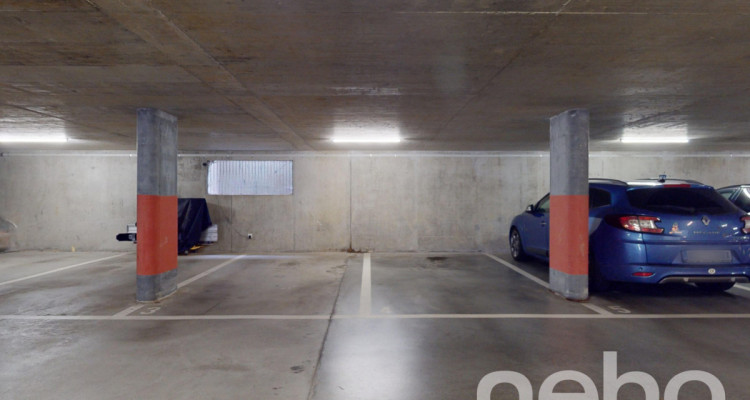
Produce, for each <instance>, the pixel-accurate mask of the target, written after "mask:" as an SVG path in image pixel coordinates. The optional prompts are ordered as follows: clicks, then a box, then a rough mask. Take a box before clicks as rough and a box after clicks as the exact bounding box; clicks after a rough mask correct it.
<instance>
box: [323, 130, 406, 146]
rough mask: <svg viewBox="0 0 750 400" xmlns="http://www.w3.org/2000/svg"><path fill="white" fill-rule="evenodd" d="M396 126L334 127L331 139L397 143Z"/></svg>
mask: <svg viewBox="0 0 750 400" xmlns="http://www.w3.org/2000/svg"><path fill="white" fill-rule="evenodd" d="M399 133H400V131H399V129H398V128H383V129H375V128H336V129H335V130H334V135H333V138H331V140H332V141H333V142H334V143H399V142H401V136H400V135H399Z"/></svg>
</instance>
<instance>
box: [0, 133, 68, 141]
mask: <svg viewBox="0 0 750 400" xmlns="http://www.w3.org/2000/svg"><path fill="white" fill-rule="evenodd" d="M67 141H68V137H67V136H65V135H57V134H55V135H0V143H65V142H67Z"/></svg>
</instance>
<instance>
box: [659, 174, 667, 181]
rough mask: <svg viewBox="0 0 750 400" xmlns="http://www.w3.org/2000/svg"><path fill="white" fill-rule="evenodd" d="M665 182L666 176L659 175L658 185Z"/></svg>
mask: <svg viewBox="0 0 750 400" xmlns="http://www.w3.org/2000/svg"><path fill="white" fill-rule="evenodd" d="M666 181H667V175H666V174H661V175H659V182H660V183H664V182H666Z"/></svg>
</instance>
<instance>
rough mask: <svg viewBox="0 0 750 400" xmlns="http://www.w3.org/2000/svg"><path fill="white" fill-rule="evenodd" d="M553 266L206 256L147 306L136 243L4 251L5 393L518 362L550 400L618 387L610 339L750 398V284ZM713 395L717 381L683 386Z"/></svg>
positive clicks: (192, 386)
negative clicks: (566, 295)
mask: <svg viewBox="0 0 750 400" xmlns="http://www.w3.org/2000/svg"><path fill="white" fill-rule="evenodd" d="M546 278H547V266H546V265H544V264H542V263H537V262H529V263H517V262H513V261H512V260H511V259H510V257H509V256H508V255H507V254H498V255H487V254H481V253H474V254H435V253H429V254H417V253H409V254H382V253H375V254H371V255H370V254H345V253H316V254H282V255H246V256H237V255H225V256H224V255H222V256H219V255H213V256H210V255H190V256H186V257H180V259H179V280H180V281H181V282H182V283H181V284H180V290H179V291H178V293H177V294H175V295H173V296H171V297H170V298H168V299H166V300H164V301H162V302H160V303H158V304H152V305H138V304H136V303H135V301H134V290H135V254H134V253H58V252H17V253H5V254H0V355H2V359H1V360H2V361H0V398H2V399H47V398H56V399H65V398H76V399H143V398H153V399H209V398H210V399H237V398H248V399H318V400H336V399H379V400H380V399H451V400H452V399H475V398H477V394H476V393H477V385H478V383H479V381H480V380H481V379H482V377H483V376H485V375H486V374H488V373H490V372H493V371H515V372H518V373H520V374H523V375H524V376H526V377H527V378H528V380H529V381H530V383H531V385H532V388H533V391H534V396H533V398H534V399H536V398H537V393H538V391H539V389H540V386H541V385H542V382H543V381H544V380H545V379H546V378H547V377H548V376H549V375H551V374H553V373H555V372H558V371H562V370H576V371H580V372H582V373H583V374H585V375H587V376H588V377H590V379H591V380H593V382H594V383H595V385H596V387H597V391H598V392H599V394H600V396H599V397H597V398H602V397H601V393H602V389H603V375H604V367H603V354H604V352H605V351H614V352H617V363H616V367H617V374H618V376H620V375H622V374H624V373H626V372H629V371H643V372H646V373H648V374H650V375H651V376H653V377H654V379H655V381H656V382H657V384H658V386H659V391H660V398H663V396H664V390H665V387H666V385H667V383H668V382H670V380H671V379H672V378H673V377H674V376H675V375H677V374H679V373H681V372H683V371H686V370H700V371H706V372H709V373H711V374H713V375H714V376H716V377H717V378H718V380H719V381H720V383H721V385H722V386H723V387H724V389H725V390H726V398H727V399H747V398H750V385H748V384H747V378H746V376H747V373H748V372H749V370H748V365H750V350H748V346H747V345H746V343H745V342H746V340H747V333H748V329H749V328H750V313H748V310H750V287H747V286H743V287H738V288H734V289H732V290H731V291H729V292H727V293H722V294H714V295H709V294H705V293H703V292H700V291H699V290H697V289H695V288H693V287H691V286H685V285H674V286H668V287H661V288H644V287H638V286H632V285H620V286H617V287H616V288H615V289H614V290H613V291H612V292H609V293H606V294H601V295H596V296H594V297H592V299H591V300H590V301H589V302H587V303H574V302H568V301H565V300H563V299H560V298H558V297H557V296H555V295H553V294H551V293H550V292H549V291H547V289H546V288H545V287H544V282H545V280H546ZM556 390H557V391H560V392H565V391H573V392H575V391H581V387H580V386H578V384H576V383H573V382H570V381H568V382H562V383H560V384H559V385H557V387H556ZM518 398H519V395H518V394H517V392H516V391H515V389H513V388H512V386H510V385H508V384H501V385H498V386H497V387H496V388H495V390H494V391H493V392H492V399H513V400H515V399H518ZM618 398H619V399H634V400H640V399H642V398H644V394H643V390H642V389H641V388H639V387H638V386H637V385H633V384H625V385H623V386H622V387H621V388H620V390H619V397H618ZM711 398H712V397H711V395H710V393H709V390H708V387H707V386H706V385H704V384H703V383H700V382H688V383H686V384H685V385H684V386H683V387H682V390H681V391H680V396H679V399H680V400H688V399H696V400H700V399H711ZM717 398H718V397H717ZM523 400H525V399H523Z"/></svg>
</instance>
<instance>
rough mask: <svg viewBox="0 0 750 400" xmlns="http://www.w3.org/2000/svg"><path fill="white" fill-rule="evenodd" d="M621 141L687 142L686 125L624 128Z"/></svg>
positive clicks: (688, 140)
mask: <svg viewBox="0 0 750 400" xmlns="http://www.w3.org/2000/svg"><path fill="white" fill-rule="evenodd" d="M620 142H622V143H651V144H653V143H688V142H690V139H689V138H688V135H687V125H679V126H674V125H654V126H649V127H643V128H625V129H624V131H623V133H622V137H621V138H620Z"/></svg>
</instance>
